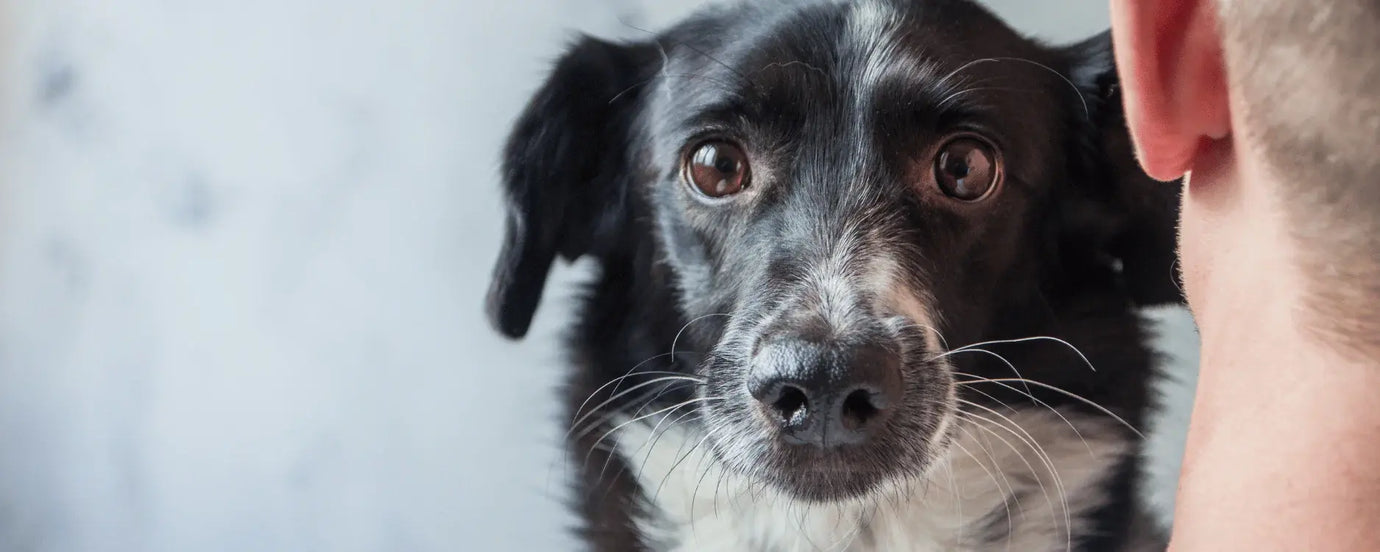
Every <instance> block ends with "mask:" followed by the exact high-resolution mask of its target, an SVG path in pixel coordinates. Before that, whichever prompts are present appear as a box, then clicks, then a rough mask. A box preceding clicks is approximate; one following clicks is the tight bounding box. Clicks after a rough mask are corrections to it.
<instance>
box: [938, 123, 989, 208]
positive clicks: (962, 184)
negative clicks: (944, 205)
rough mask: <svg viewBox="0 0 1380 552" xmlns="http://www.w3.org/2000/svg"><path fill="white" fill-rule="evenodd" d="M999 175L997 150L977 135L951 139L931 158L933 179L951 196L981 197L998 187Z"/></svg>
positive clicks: (966, 199) (970, 199) (962, 198)
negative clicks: (932, 161)
mask: <svg viewBox="0 0 1380 552" xmlns="http://www.w3.org/2000/svg"><path fill="white" fill-rule="evenodd" d="M1000 178H1001V167H999V166H998V165H997V154H996V152H995V151H994V150H993V148H992V146H991V145H990V144H988V143H987V142H985V141H982V140H978V139H976V138H955V139H953V140H950V141H949V142H948V143H947V144H944V147H941V148H939V155H938V156H937V157H935V158H934V180H935V182H937V183H938V184H939V189H940V190H941V191H943V192H944V195H947V196H949V197H952V198H954V199H961V200H963V201H976V200H978V199H982V198H983V197H984V196H986V195H987V194H988V192H990V191H992V189H993V188H995V187H997V182H998V181H999V180H1000Z"/></svg>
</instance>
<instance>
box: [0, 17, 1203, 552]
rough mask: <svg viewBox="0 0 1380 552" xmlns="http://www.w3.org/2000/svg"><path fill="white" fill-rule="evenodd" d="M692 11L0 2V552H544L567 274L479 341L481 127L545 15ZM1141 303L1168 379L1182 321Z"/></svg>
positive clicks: (1175, 401)
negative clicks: (513, 329)
mask: <svg viewBox="0 0 1380 552" xmlns="http://www.w3.org/2000/svg"><path fill="white" fill-rule="evenodd" d="M695 3H696V2H690V1H688V0H675V1H666V0H524V1H521V2H506V1H502V0H486V1H467V2H434V1H428V0H400V1H395V2H368V1H364V0H337V1H335V2H329V3H322V2H312V1H306V0H273V1H268V0H246V1H240V2H209V1H202V2H185V1H184V2H174V1H169V0H123V1H114V0H9V1H8V3H7V4H5V5H4V8H3V11H0V17H3V21H2V24H0V32H2V33H3V34H0V551H5V552H40V551H42V552H49V551H52V552H58V551H61V552H85V551H192V550H195V551H199V552H201V551H205V552H211V551H227V552H228V551H237V552H238V551H248V550H254V551H315V550H320V551H356V550H358V551H373V550H380V551H382V550H387V551H403V552H405V551H413V550H415V551H442V550H495V551H497V550H564V549H568V548H570V546H571V545H570V544H569V541H568V540H567V537H566V535H565V534H564V533H563V528H564V527H565V526H566V525H568V524H569V523H570V521H571V519H570V518H569V516H568V514H566V513H565V511H564V509H563V508H562V507H561V506H560V504H559V499H560V498H561V497H562V496H563V495H562V486H561V482H560V480H559V475H560V474H561V470H560V464H559V463H558V455H557V449H556V443H558V440H559V436H560V433H561V432H560V430H559V429H558V422H557V421H556V412H557V410H558V409H557V406H556V404H555V403H554V401H553V397H554V396H555V392H554V388H555V386H556V385H557V382H558V381H559V378H560V376H561V373H562V366H561V363H560V361H559V352H558V351H557V350H556V348H555V346H554V345H555V336H556V334H557V332H558V331H559V329H560V327H561V325H562V322H563V321H564V320H565V319H566V307H567V306H568V304H569V297H570V289H569V287H568V286H565V285H562V282H569V281H570V279H571V278H573V277H575V276H577V274H576V272H577V271H573V270H562V271H560V272H559V273H558V274H557V275H556V279H557V281H555V282H553V284H552V286H551V287H550V288H549V289H550V290H551V292H550V293H549V296H548V299H547V301H546V303H545V304H544V305H543V308H542V310H541V312H540V314H539V317H538V320H537V323H536V326H535V328H534V330H533V331H532V333H531V335H530V337H529V339H527V340H526V341H524V342H521V343H509V342H505V341H503V340H501V339H499V338H498V337H497V336H496V334H495V333H494V332H492V331H490V330H489V328H488V326H487V325H486V323H485V321H484V320H483V318H482V317H481V303H482V298H483V293H484V290H485V287H486V285H487V279H488V274H489V266H490V263H491V262H492V260H493V259H494V256H495V253H496V250H497V244H498V239H499V231H500V227H501V226H500V215H501V208H500V203H499V198H498V194H497V179H496V166H497V158H498V148H499V144H500V140H501V138H502V136H503V134H504V133H505V132H506V130H507V125H508V124H509V123H510V122H511V120H512V118H513V117H514V116H515V115H516V113H517V112H518V110H519V109H520V108H521V105H522V103H523V101H524V100H525V99H526V96H527V94H529V93H530V92H532V91H533V90H534V88H535V87H536V86H537V84H538V83H539V82H540V79H541V78H542V77H543V76H544V71H545V69H546V68H547V67H548V66H549V63H550V62H551V61H552V60H553V59H554V58H555V57H556V56H557V55H558V54H559V53H560V50H561V47H562V45H563V44H564V43H565V42H566V41H567V40H569V38H570V37H571V35H572V32H573V31H575V30H581V31H586V32H591V33H595V34H600V35H604V36H620V37H634V36H638V35H639V33H641V31H638V30H636V29H635V28H634V27H638V28H657V27H660V26H662V25H664V24H666V23H667V22H669V21H671V20H674V19H675V18H677V17H679V16H681V15H683V14H684V13H685V12H686V10H688V9H689V8H690V6H691V5H692V4H695ZM991 4H992V5H993V6H994V7H996V8H997V9H998V10H999V11H1000V12H1001V13H1003V14H1004V15H1007V16H1008V17H1010V18H1011V19H1012V20H1013V22H1014V23H1015V24H1016V25H1017V26H1018V27H1020V28H1022V29H1025V30H1028V31H1031V32H1034V33H1036V34H1038V35H1039V36H1042V37H1046V38H1050V39H1057V40H1070V39H1074V38H1080V37H1083V36H1086V35H1089V34H1092V33H1094V32H1097V31H1099V30H1101V29H1102V28H1103V27H1105V25H1106V17H1107V14H1106V2H1105V0H1068V1H1061V2H1027V1H1024V0H1006V1H993V2H991ZM1160 316H1162V317H1165V318H1167V319H1169V320H1171V323H1170V324H1169V325H1168V326H1167V334H1166V335H1167V339H1166V341H1165V343H1166V344H1167V346H1169V347H1170V348H1172V349H1174V350H1175V351H1177V352H1180V353H1182V354H1181V355H1180V357H1179V361H1178V362H1177V363H1176V367H1175V368H1174V369H1173V370H1172V371H1173V372H1174V373H1176V374H1179V375H1181V376H1183V377H1182V379H1183V380H1184V381H1191V377H1192V366H1193V364H1194V361H1195V359H1194V358H1193V357H1192V351H1193V347H1194V343H1193V336H1192V330H1191V326H1189V325H1188V324H1187V323H1186V318H1185V317H1184V316H1183V313H1182V311H1169V312H1166V313H1161V314H1160ZM1167 389H1168V391H1167V397H1168V400H1169V403H1170V404H1171V405H1173V406H1175V407H1176V408H1175V409H1173V410H1171V414H1170V416H1169V417H1167V418H1165V419H1166V420H1167V421H1166V422H1164V426H1165V428H1167V430H1165V431H1161V432H1158V433H1157V434H1156V435H1155V436H1154V437H1153V439H1154V448H1155V451H1156V454H1157V456H1158V458H1157V460H1156V462H1155V466H1156V474H1157V478H1158V479H1157V481H1158V483H1157V485H1156V489H1157V492H1156V494H1155V496H1156V499H1157V500H1158V501H1161V502H1162V503H1166V504H1167V502H1165V501H1166V500H1167V497H1168V496H1170V495H1169V491H1171V490H1172V480H1173V475H1174V473H1175V471H1176V465H1177V464H1176V462H1177V458H1178V451H1179V448H1178V447H1179V446H1180V444H1179V443H1180V442H1181V438H1182V437H1181V433H1182V427H1181V426H1182V423H1183V415H1184V412H1185V410H1184V405H1186V404H1187V401H1188V397H1189V395H1188V394H1187V393H1186V391H1185V389H1187V386H1186V385H1175V386H1171V387H1169V388H1167Z"/></svg>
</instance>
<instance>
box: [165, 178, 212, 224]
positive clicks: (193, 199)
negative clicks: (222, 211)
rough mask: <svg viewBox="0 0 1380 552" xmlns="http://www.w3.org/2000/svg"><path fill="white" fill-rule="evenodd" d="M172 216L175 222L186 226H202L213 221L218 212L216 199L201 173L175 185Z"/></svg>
mask: <svg viewBox="0 0 1380 552" xmlns="http://www.w3.org/2000/svg"><path fill="white" fill-rule="evenodd" d="M170 203H171V207H170V210H171V212H170V213H169V216H170V218H171V219H172V221H173V223H174V224H177V225H178V226H182V227H186V228H201V227H204V226H206V225H208V224H210V223H211V220H212V218H214V216H215V213H216V199H215V196H214V194H213V193H212V190H211V186H210V184H208V183H207V182H206V179H205V178H204V177H202V176H200V175H192V176H189V177H187V178H186V179H185V180H184V181H183V182H182V183H181V184H179V185H177V186H175V187H174V189H173V191H172V198H171V202H170Z"/></svg>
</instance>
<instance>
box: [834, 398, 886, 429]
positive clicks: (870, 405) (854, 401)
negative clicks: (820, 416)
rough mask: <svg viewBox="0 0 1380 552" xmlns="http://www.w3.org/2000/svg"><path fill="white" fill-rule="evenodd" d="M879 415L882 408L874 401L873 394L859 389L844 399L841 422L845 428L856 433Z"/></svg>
mask: <svg viewBox="0 0 1380 552" xmlns="http://www.w3.org/2000/svg"><path fill="white" fill-rule="evenodd" d="M879 413H881V408H878V405H877V404H876V403H875V402H874V401H873V400H872V393H871V392H869V391H867V390H866V389H858V390H855V391H853V392H852V393H849V394H848V396H847V397H845V398H844V399H843V408H842V409H841V411H840V412H839V414H840V416H839V418H840V420H839V421H840V422H842V423H843V427H845V428H848V429H850V430H854V431H856V430H859V429H862V427H863V426H864V425H866V424H867V422H868V421H870V420H872V419H873V418H875V417H877V414H879Z"/></svg>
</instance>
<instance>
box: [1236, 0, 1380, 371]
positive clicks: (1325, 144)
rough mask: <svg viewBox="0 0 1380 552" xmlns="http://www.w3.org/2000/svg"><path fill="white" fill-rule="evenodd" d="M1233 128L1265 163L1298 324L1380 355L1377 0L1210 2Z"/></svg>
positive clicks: (1379, 51) (1336, 341) (1329, 339)
mask: <svg viewBox="0 0 1380 552" xmlns="http://www.w3.org/2000/svg"><path fill="white" fill-rule="evenodd" d="M1218 7H1219V8H1220V10H1219V12H1218V13H1219V15H1220V21H1219V27H1220V30H1221V32H1222V34H1223V36H1224V41H1223V42H1224V44H1223V54H1224V55H1223V57H1224V59H1225V62H1226V65H1227V74H1228V78H1229V79H1230V81H1231V82H1230V85H1231V88H1232V89H1233V92H1232V94H1233V96H1234V98H1233V103H1232V109H1233V110H1237V111H1239V115H1240V116H1241V118H1242V121H1243V126H1245V127H1246V128H1243V129H1237V132H1238V133H1245V138H1246V140H1247V142H1248V143H1249V144H1252V146H1253V147H1258V148H1259V151H1260V153H1262V154H1263V155H1264V156H1265V158H1266V159H1267V161H1266V163H1267V164H1268V168H1269V170H1271V171H1272V172H1273V173H1274V175H1275V176H1277V177H1278V178H1277V179H1275V180H1277V181H1278V182H1279V186H1280V188H1279V189H1278V190H1277V192H1278V193H1277V194H1276V195H1277V197H1279V198H1280V199H1281V200H1282V201H1283V202H1284V212H1285V216H1286V217H1287V219H1288V223H1289V225H1290V227H1291V233H1292V236H1291V237H1292V239H1293V240H1294V245H1295V246H1296V247H1294V248H1293V249H1294V251H1295V252H1296V253H1297V257H1296V259H1297V261H1298V262H1299V263H1300V266H1299V268H1300V269H1301V271H1302V272H1303V274H1304V276H1305V278H1306V281H1305V289H1304V294H1305V295H1304V296H1305V301H1306V302H1305V305H1303V309H1304V311H1303V313H1302V314H1303V315H1304V316H1303V317H1302V318H1301V321H1302V322H1303V324H1304V325H1305V326H1306V327H1307V328H1308V329H1309V330H1311V331H1314V332H1316V336H1317V337H1321V338H1322V339H1323V340H1324V341H1326V342H1329V343H1332V344H1336V345H1340V346H1342V347H1343V348H1345V349H1349V351H1348V352H1350V353H1352V354H1356V353H1359V354H1360V355H1362V356H1363V357H1368V358H1380V0H1218Z"/></svg>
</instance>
